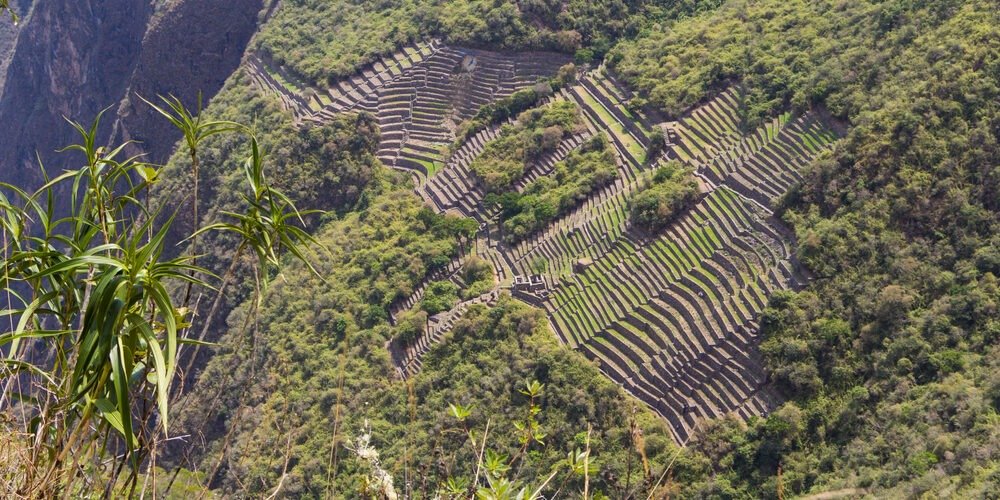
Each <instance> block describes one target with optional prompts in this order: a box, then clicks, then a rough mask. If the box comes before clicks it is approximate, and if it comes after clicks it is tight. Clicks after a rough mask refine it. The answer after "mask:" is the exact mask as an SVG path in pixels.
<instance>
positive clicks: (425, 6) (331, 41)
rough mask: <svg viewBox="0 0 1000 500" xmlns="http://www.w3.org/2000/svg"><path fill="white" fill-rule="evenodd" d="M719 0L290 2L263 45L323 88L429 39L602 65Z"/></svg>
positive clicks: (264, 35)
mask: <svg viewBox="0 0 1000 500" xmlns="http://www.w3.org/2000/svg"><path fill="white" fill-rule="evenodd" d="M719 3H720V0H684V1H675V0H651V1H643V2H625V1H623V0H599V1H588V0H569V1H566V2H564V1H561V0H531V1H515V0H497V1H493V0H489V1H484V0H433V1H429V2H420V1H417V0H396V1H392V2H388V3H386V2H351V1H346V0H336V1H329V0H290V1H286V2H283V3H282V4H281V7H280V8H279V9H278V10H277V12H276V13H275V15H274V17H273V18H272V19H271V20H270V22H268V24H267V25H265V26H264V28H263V29H262V31H261V33H260V35H259V36H258V37H257V41H256V46H257V47H258V48H260V49H262V50H264V51H265V52H266V53H268V54H270V55H271V56H272V57H273V58H274V60H275V61H276V62H278V63H279V64H284V65H285V66H286V67H287V68H289V69H290V70H291V71H293V72H294V73H295V74H298V75H301V76H302V77H304V78H305V79H307V80H309V81H312V82H317V83H322V82H324V81H331V80H336V79H338V78H341V77H344V76H349V75H350V74H351V73H353V72H354V70H355V69H356V68H358V67H359V66H361V65H363V64H366V63H368V62H371V61H373V60H374V59H375V58H377V57H378V56H379V55H383V54H389V53H391V52H392V51H394V50H396V49H398V48H399V47H400V46H401V45H405V44H407V43H411V42H414V41H417V40H421V39H424V38H426V37H438V38H441V39H442V40H443V41H444V42H445V43H452V44H459V45H473V46H483V47H486V48H489V49H494V50H495V49H522V50H523V49H546V50H556V51H562V52H567V53H575V52H576V51H580V52H579V57H578V61H579V62H584V63H590V62H599V61H600V60H601V58H602V57H603V54H604V52H606V51H607V50H608V49H609V48H610V47H611V45H612V44H613V43H614V39H615V38H616V37H617V36H619V35H621V34H624V33H636V32H638V31H639V30H640V29H642V27H644V26H647V25H648V24H649V23H650V22H651V21H652V20H653V19H661V18H668V17H676V16H679V15H682V14H687V13H691V12H696V11H698V10H702V9H706V8H709V7H712V6H715V5H718V4H719Z"/></svg>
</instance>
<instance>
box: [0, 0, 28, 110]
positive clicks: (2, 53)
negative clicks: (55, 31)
mask: <svg viewBox="0 0 1000 500" xmlns="http://www.w3.org/2000/svg"><path fill="white" fill-rule="evenodd" d="M31 5H32V0H21V1H14V2H11V9H13V11H14V12H15V13H16V15H17V16H18V18H19V19H18V24H16V25H15V24H14V23H11V22H6V21H7V20H6V19H4V21H5V22H2V23H0V95H3V86H4V82H5V81H6V80H7V66H8V65H10V59H11V55H12V54H13V53H14V45H15V43H16V41H17V33H18V31H19V29H18V28H19V26H23V25H24V23H25V22H26V21H27V20H28V17H29V16H30V15H31ZM7 16H8V14H6V13H5V14H4V17H7Z"/></svg>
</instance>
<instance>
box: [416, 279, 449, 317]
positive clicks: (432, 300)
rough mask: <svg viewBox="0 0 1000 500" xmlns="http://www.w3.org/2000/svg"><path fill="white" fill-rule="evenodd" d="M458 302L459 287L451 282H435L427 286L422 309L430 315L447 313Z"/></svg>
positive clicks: (421, 304) (421, 303)
mask: <svg viewBox="0 0 1000 500" xmlns="http://www.w3.org/2000/svg"><path fill="white" fill-rule="evenodd" d="M457 302H458V285H456V284H454V283H452V282H451V281H433V282H431V283H430V284H429V285H427V290H426V291H425V292H424V298H423V299H422V300H421V301H420V308H421V309H423V310H424V311H426V312H427V314H429V315H432V316H433V315H435V314H437V313H439V312H443V311H447V310H449V309H451V308H452V307H455V304H456V303H457Z"/></svg>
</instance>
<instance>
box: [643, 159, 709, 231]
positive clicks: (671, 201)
mask: <svg viewBox="0 0 1000 500" xmlns="http://www.w3.org/2000/svg"><path fill="white" fill-rule="evenodd" d="M697 199H698V182H697V181H696V180H695V178H694V175H692V173H691V172H690V171H687V170H684V168H683V167H682V166H681V165H678V164H677V163H668V164H667V165H664V166H663V167H660V168H659V169H657V170H656V172H655V173H654V174H653V175H652V179H650V180H649V182H648V183H647V184H646V185H644V186H643V187H642V189H640V190H639V192H637V193H636V194H635V196H633V197H632V198H631V199H630V200H629V209H630V212H629V217H630V218H631V220H632V223H633V224H635V225H636V226H638V227H640V228H643V229H645V230H647V231H653V232H655V231H659V230H661V229H664V228H666V227H667V226H669V225H670V223H671V222H672V221H673V219H674V217H675V216H677V215H678V214H680V213H681V212H682V211H683V210H684V209H685V208H687V207H690V206H691V205H692V204H693V203H694V202H695V201H696V200H697Z"/></svg>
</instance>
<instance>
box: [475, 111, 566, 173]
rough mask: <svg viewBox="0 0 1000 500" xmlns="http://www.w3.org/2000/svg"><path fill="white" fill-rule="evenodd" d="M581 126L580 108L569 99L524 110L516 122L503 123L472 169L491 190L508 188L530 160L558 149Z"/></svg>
mask: <svg viewBox="0 0 1000 500" xmlns="http://www.w3.org/2000/svg"><path fill="white" fill-rule="evenodd" d="M582 126H583V122H582V120H581V117H580V111H579V110H578V109H577V108H576V106H575V105H574V104H573V103H571V102H569V101H556V102H555V103H553V104H551V105H549V106H541V107H538V108H535V109H531V110H528V111H525V112H523V113H521V114H520V115H518V117H517V122H516V123H515V124H513V125H506V126H504V127H503V129H502V130H501V131H500V135H499V136H498V137H497V138H496V139H493V140H492V141H490V142H489V143H488V144H487V145H486V149H485V150H484V151H483V153H482V154H481V155H479V156H478V157H476V159H475V160H473V162H472V164H471V165H469V169H470V170H472V172H473V173H475V174H476V175H477V176H478V177H479V179H480V180H481V181H482V182H483V185H484V186H485V187H486V191H487V192H488V193H500V192H503V191H506V190H508V189H510V187H511V186H513V184H514V182H516V181H517V180H518V179H520V178H521V177H523V176H524V172H525V169H527V168H528V165H529V163H531V162H532V161H533V160H537V159H538V158H539V157H541V156H542V155H544V154H545V153H549V152H552V151H555V149H556V147H558V146H559V143H560V142H562V140H563V139H565V138H566V137H569V136H570V135H571V134H573V133H574V132H576V131H577V129H578V128H579V127H582Z"/></svg>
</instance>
